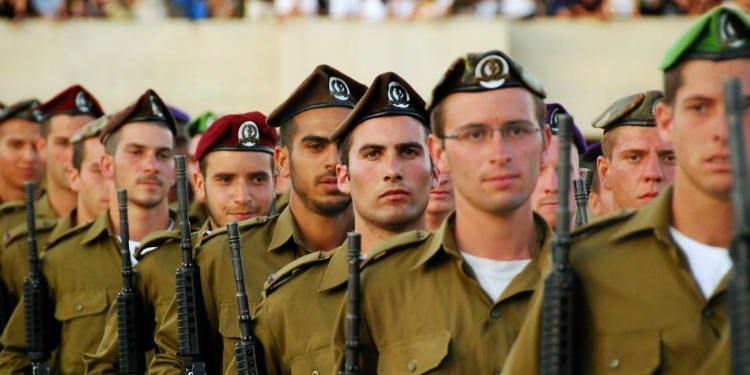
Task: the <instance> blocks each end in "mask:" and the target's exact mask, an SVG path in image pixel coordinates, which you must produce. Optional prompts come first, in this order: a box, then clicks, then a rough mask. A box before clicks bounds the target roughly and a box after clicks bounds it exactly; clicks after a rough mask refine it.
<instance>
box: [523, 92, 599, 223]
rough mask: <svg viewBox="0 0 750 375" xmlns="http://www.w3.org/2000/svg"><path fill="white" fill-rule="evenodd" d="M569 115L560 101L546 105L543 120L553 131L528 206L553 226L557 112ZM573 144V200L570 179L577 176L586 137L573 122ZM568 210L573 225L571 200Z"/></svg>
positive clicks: (571, 174)
mask: <svg viewBox="0 0 750 375" xmlns="http://www.w3.org/2000/svg"><path fill="white" fill-rule="evenodd" d="M562 114H568V111H567V110H565V107H563V106H562V105H561V104H558V103H549V104H547V116H546V119H545V123H546V124H547V125H548V126H549V128H550V131H551V132H552V138H551V140H550V145H549V150H548V151H547V161H546V162H545V163H544V164H542V173H541V174H540V175H539V180H538V181H537V183H536V187H535V188H534V192H533V193H531V207H532V208H533V209H534V211H535V212H536V213H538V214H539V215H542V217H544V219H545V220H547V222H548V223H549V225H550V226H552V228H555V226H556V225H557V187H558V181H557V163H558V159H559V158H558V153H559V149H560V147H559V144H560V143H559V140H558V138H557V133H558V132H559V130H560V128H559V126H558V123H557V121H558V118H557V116H558V115H562ZM572 143H573V145H572V146H573V147H572V148H571V152H570V165H571V167H572V170H571V171H570V202H575V198H574V195H573V181H574V180H575V179H576V178H578V169H579V165H578V156H579V155H582V154H583V153H584V152H586V140H585V139H584V138H583V134H581V131H580V130H578V126H576V125H575V124H573V142H572ZM569 211H570V224H571V225H573V223H574V221H575V214H576V207H575V205H574V204H572V203H571V205H570V207H569Z"/></svg>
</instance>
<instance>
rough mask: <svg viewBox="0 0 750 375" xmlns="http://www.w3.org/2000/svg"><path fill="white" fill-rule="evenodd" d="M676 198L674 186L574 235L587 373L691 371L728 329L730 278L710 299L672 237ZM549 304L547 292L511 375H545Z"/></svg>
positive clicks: (519, 344)
mask: <svg viewBox="0 0 750 375" xmlns="http://www.w3.org/2000/svg"><path fill="white" fill-rule="evenodd" d="M671 199H672V190H671V189H668V190H666V191H665V192H663V193H662V194H661V195H660V196H659V197H657V198H656V199H655V200H654V201H653V202H651V203H650V204H648V205H646V206H644V207H643V208H641V209H640V210H638V211H632V210H631V211H629V212H624V213H620V214H617V215H615V216H614V217H610V218H605V219H602V220H601V221H595V222H592V223H591V224H589V225H588V226H584V227H581V228H580V229H579V230H577V231H576V232H574V233H573V234H574V236H576V237H577V238H576V239H575V241H574V243H573V246H572V250H571V258H570V262H571V266H572V269H573V271H574V272H575V274H576V275H577V277H578V279H579V280H580V284H581V294H580V296H581V298H580V300H582V303H581V304H580V307H579V308H578V311H580V313H578V314H577V318H578V319H577V320H578V322H579V323H578V326H579V327H580V328H577V330H578V332H579V333H580V338H581V340H580V343H576V348H578V352H579V353H581V358H580V360H581V363H582V366H581V370H580V372H579V373H580V374H610V373H611V374H675V375H677V374H680V375H684V374H692V373H695V371H697V370H698V369H699V368H700V366H701V363H703V362H704V361H705V360H706V359H707V357H708V355H709V353H710V352H711V351H712V350H713V349H714V347H715V346H716V344H717V342H718V340H719V336H720V335H719V333H720V331H721V330H722V329H723V327H725V326H726V325H727V310H726V293H725V291H726V278H725V279H724V280H723V281H722V283H721V284H720V285H719V286H718V287H717V289H716V291H714V293H713V295H711V296H710V297H709V298H705V297H704V296H703V294H702V292H701V290H700V288H699V287H698V285H697V283H696V282H695V279H694V278H693V274H692V272H691V271H690V266H689V264H688V262H687V259H686V258H685V255H684V254H683V252H682V251H681V250H680V249H679V248H678V247H677V246H676V245H675V243H674V240H673V239H672V237H671V236H670V234H669V226H670V223H671V221H672V220H671V219H672V217H671V215H672V210H671V208H672V205H671V202H672V200H671ZM707 219H709V220H710V218H707ZM542 300H543V293H542V292H540V293H538V294H537V295H536V296H535V297H534V301H533V303H532V307H531V309H530V310H529V320H528V321H527V324H525V325H524V328H523V331H522V332H521V335H520V336H519V338H518V340H517V341H516V346H515V348H514V349H513V353H512V354H511V358H510V359H509V361H508V363H507V367H506V369H505V372H504V373H505V374H536V373H539V368H538V366H539V340H540V329H541V327H540V326H541V323H540V322H541V306H542Z"/></svg>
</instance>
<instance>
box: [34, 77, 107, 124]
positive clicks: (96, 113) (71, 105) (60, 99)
mask: <svg viewBox="0 0 750 375" xmlns="http://www.w3.org/2000/svg"><path fill="white" fill-rule="evenodd" d="M61 114H69V115H90V116H91V117H94V118H99V117H101V116H103V115H104V110H103V109H102V107H101V106H100V105H99V102H98V101H97V100H96V98H94V96H93V95H91V93H90V92H88V91H86V89H84V88H83V87H81V86H79V85H75V86H71V87H68V88H67V89H65V90H64V91H63V92H61V93H59V94H57V95H55V97H54V98H52V99H50V100H48V101H47V102H45V103H42V104H40V105H39V107H38V108H37V111H36V115H37V116H38V117H39V120H40V121H41V120H46V119H48V118H49V117H51V116H54V115H61Z"/></svg>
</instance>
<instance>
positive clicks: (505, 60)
mask: <svg viewBox="0 0 750 375" xmlns="http://www.w3.org/2000/svg"><path fill="white" fill-rule="evenodd" d="M509 87H524V88H526V89H528V90H529V91H530V92H531V93H532V94H534V95H536V96H538V97H540V98H542V99H544V98H545V97H546V96H547V94H546V93H545V91H544V88H543V87H542V84H541V83H540V82H539V80H538V79H537V78H536V77H535V76H534V75H533V74H532V73H531V71H529V70H528V69H526V68H525V67H524V66H523V65H521V64H520V63H519V62H517V61H516V60H513V59H512V58H511V57H510V56H508V55H506V54H504V53H502V52H500V51H497V50H495V51H488V52H483V53H469V54H466V55H464V56H462V57H459V58H458V59H456V61H454V62H453V64H451V66H450V67H449V68H448V71H446V72H445V74H444V75H443V78H442V79H441V80H440V82H438V84H437V86H435V88H434V89H433V90H432V103H430V108H429V110H432V109H433V108H435V106H437V105H438V104H440V102H441V101H443V99H445V98H446V97H447V96H448V95H450V94H453V93H456V92H482V91H490V90H499V89H505V88H509Z"/></svg>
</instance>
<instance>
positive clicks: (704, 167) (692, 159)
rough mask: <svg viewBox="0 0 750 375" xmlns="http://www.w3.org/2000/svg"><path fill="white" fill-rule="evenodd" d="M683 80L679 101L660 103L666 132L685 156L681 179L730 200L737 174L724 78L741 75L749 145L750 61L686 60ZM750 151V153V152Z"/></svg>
mask: <svg viewBox="0 0 750 375" xmlns="http://www.w3.org/2000/svg"><path fill="white" fill-rule="evenodd" d="M683 64H684V65H683V67H682V85H681V86H680V88H679V89H677V93H676V95H675V99H674V103H672V104H671V105H661V106H659V107H658V108H657V117H656V120H657V125H658V127H659V132H660V135H661V136H662V137H663V138H664V139H665V140H666V141H667V142H673V143H674V145H675V146H674V151H675V154H676V155H677V158H678V160H679V163H678V166H677V180H679V181H680V184H683V183H684V184H685V185H684V186H686V189H690V191H694V192H701V193H703V194H706V195H708V196H710V197H713V198H716V199H721V200H725V201H726V200H728V199H729V196H730V190H731V182H732V176H731V171H730V166H729V147H728V145H727V137H728V135H727V117H726V113H725V110H724V92H723V88H722V85H723V82H724V80H726V79H728V78H731V77H738V78H740V80H741V82H742V90H743V92H744V95H745V97H744V102H745V107H746V109H745V144H749V143H750V126H749V125H750V115H749V114H748V113H747V104H748V98H749V97H750V60H748V59H737V60H728V61H723V62H712V61H706V60H693V61H688V62H686V63H683ZM748 155H750V154H748Z"/></svg>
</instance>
